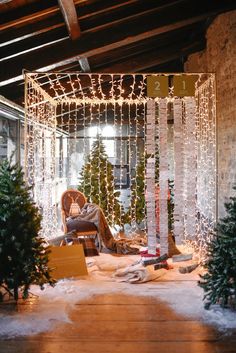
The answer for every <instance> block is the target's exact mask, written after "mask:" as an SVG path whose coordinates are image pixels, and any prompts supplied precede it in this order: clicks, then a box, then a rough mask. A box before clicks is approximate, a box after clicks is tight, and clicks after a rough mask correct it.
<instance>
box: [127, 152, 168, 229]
mask: <svg viewBox="0 0 236 353" xmlns="http://www.w3.org/2000/svg"><path fill="white" fill-rule="evenodd" d="M146 161H147V156H146V155H145V154H143V155H142V156H141V157H140V159H139V163H138V165H137V168H136V176H135V178H132V180H135V182H133V183H132V184H131V190H130V193H131V202H130V208H129V211H128V215H129V218H130V220H132V219H136V222H137V223H138V224H141V223H142V222H143V221H144V220H145V215H146V200H145V169H146ZM155 180H156V185H158V184H159V158H158V157H157V158H156V161H155ZM168 185H169V192H170V195H168V201H167V208H168V229H169V231H170V232H171V231H173V222H174V215H173V213H174V201H173V187H174V182H173V181H172V180H168Z"/></svg>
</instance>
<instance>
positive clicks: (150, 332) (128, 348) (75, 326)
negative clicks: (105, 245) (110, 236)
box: [0, 294, 236, 353]
mask: <svg viewBox="0 0 236 353" xmlns="http://www.w3.org/2000/svg"><path fill="white" fill-rule="evenodd" d="M35 305H37V304H35ZM20 310H22V311H24V310H27V306H25V309H24V306H23V305H22V307H21V308H20ZM31 310H32V308H31ZM70 319H71V323H61V324H58V326H57V327H54V329H53V331H50V332H47V333H44V334H39V335H34V336H30V337H23V338H22V337H21V338H15V339H1V340H0V352H2V353H3V352H4V353H13V352H14V353H60V352H61V353H71V352H78V353H157V352H158V353H235V352H236V333H235V332H231V334H230V335H227V336H226V335H223V334H222V333H220V332H218V331H217V330H216V329H214V328H212V327H209V326H206V325H204V324H202V323H201V322H198V321H194V320H191V319H188V318H185V317H182V316H181V315H179V314H176V313H175V312H173V311H172V310H171V308H169V307H168V306H167V305H166V304H163V302H158V301H157V300H155V299H154V298H147V297H133V296H127V295H123V294H105V295H100V296H97V297H93V298H90V299H89V300H87V301H83V302H80V303H78V304H76V305H75V306H74V307H73V310H72V311H71V312H70Z"/></svg>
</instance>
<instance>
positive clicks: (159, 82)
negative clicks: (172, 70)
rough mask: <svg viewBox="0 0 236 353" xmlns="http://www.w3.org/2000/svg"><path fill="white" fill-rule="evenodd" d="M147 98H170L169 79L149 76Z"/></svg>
mask: <svg viewBox="0 0 236 353" xmlns="http://www.w3.org/2000/svg"><path fill="white" fill-rule="evenodd" d="M147 96H148V97H151V98H154V97H167V96H168V77H167V76H154V75H153V76H148V77H147Z"/></svg>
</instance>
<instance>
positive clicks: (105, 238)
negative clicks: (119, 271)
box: [68, 203, 139, 254]
mask: <svg viewBox="0 0 236 353" xmlns="http://www.w3.org/2000/svg"><path fill="white" fill-rule="evenodd" d="M71 219H73V221H74V220H75V219H77V220H81V221H89V222H93V223H94V224H95V225H96V227H97V230H98V236H99V241H100V243H101V245H102V247H104V248H106V249H108V250H110V251H112V252H116V253H118V254H138V253H139V249H138V248H135V247H131V246H130V240H129V239H127V240H126V239H122V240H116V239H114V237H113V235H112V233H111V231H110V228H109V225H108V223H107V221H106V218H105V216H104V213H103V211H102V209H101V208H100V207H99V206H98V205H96V204H92V203H86V204H85V205H84V207H83V208H82V210H81V214H80V215H79V216H76V217H73V218H71ZM68 222H70V220H68Z"/></svg>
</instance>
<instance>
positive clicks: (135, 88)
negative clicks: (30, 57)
mask: <svg viewBox="0 0 236 353" xmlns="http://www.w3.org/2000/svg"><path fill="white" fill-rule="evenodd" d="M166 75H168V74H166ZM146 77H147V75H146V74H139V75H134V74H130V75H121V74H110V78H109V75H108V74H98V75H96V74H81V75H80V74H78V73H68V74H61V73H60V74H56V73H47V74H41V73H34V74H28V75H27V97H26V102H27V104H26V117H27V118H26V129H25V130H26V137H25V146H26V162H25V163H26V170H27V177H28V180H29V181H30V182H31V184H32V183H34V180H35V178H36V177H37V178H39V179H38V180H42V184H41V188H42V189H43V188H44V189H43V190H45V191H44V194H45V195H46V194H47V192H48V194H47V195H46V199H45V200H42V199H41V201H42V204H43V208H44V211H43V214H44V218H45V221H44V227H45V229H44V234H45V235H46V234H49V233H50V229H51V228H50V227H51V224H52V223H54V221H52V219H53V217H54V216H55V215H52V214H51V213H50V212H51V211H50V210H49V208H51V209H54V210H56V207H54V204H53V202H54V203H55V200H53V197H52V195H53V192H54V190H55V185H54V184H55V182H54V179H55V178H54V177H55V174H53V173H54V171H55V163H56V161H55V149H56V147H55V136H56V126H55V121H56V118H55V116H56V106H57V105H58V106H61V115H62V117H61V118H62V120H61V126H62V128H63V125H64V124H65V122H67V123H66V126H64V129H65V130H66V132H67V134H68V138H69V137H70V134H71V132H73V138H72V140H69V142H68V156H69V157H70V155H71V151H72V150H71V148H72V149H74V150H75V148H76V137H77V129H78V121H77V120H78V119H79V118H80V119H81V117H82V126H83V130H84V135H83V140H84V141H83V153H84V155H85V154H86V153H87V149H86V145H87V141H86V139H87V132H86V129H88V130H89V129H90V128H91V127H92V126H93V124H94V122H95V120H94V119H93V118H94V117H95V116H96V111H95V110H96V109H97V107H99V116H98V119H99V120H98V125H101V121H102V120H101V119H103V113H104V110H106V112H105V115H104V116H105V126H107V125H109V123H108V119H107V110H108V106H109V108H111V111H112V110H113V112H114V114H113V118H114V122H113V127H114V128H115V134H117V129H120V133H119V137H118V138H117V139H116V141H117V140H120V143H121V153H120V166H121V167H122V166H123V156H124V150H123V145H122V142H123V136H122V135H123V131H122V130H123V128H122V125H124V117H123V113H124V111H125V110H124V107H126V105H127V107H128V123H129V129H128V136H127V140H128V143H127V145H128V154H129V160H128V164H129V168H128V169H129V171H128V173H129V177H130V179H131V182H132V183H133V185H134V194H135V192H136V202H137V184H136V188H135V183H137V181H136V177H135V176H131V170H132V167H133V163H134V165H135V166H136V167H137V163H138V161H139V158H138V157H139V155H138V149H137V144H138V142H139V141H141V130H140V129H141V125H142V126H144V128H145V126H146V121H145V119H144V117H143V114H142V108H141V106H142V105H143V107H145V105H146V104H147V102H152V101H153V100H152V99H149V98H147V97H146ZM108 78H109V80H108ZM105 80H106V82H107V85H110V89H109V92H108V94H107V95H105V94H104V92H103V90H102V87H103V83H104V82H105ZM85 82H86V84H84V83H85ZM125 82H131V83H130V86H129V87H128V94H125V92H124V88H123V86H124V83H125ZM214 85H215V83H214V75H210V76H209V75H208V76H207V75H201V74H200V75H199V80H198V84H197V90H196V105H197V110H196V111H197V112H198V115H197V116H196V119H197V125H196V126H197V127H196V134H195V135H193V130H191V129H192V128H193V125H191V126H189V127H188V126H187V125H186V124H187V123H188V121H187V120H186V119H192V118H193V120H194V114H193V108H191V107H189V106H188V101H190V100H191V99H190V100H188V99H187V100H186V98H182V99H180V100H181V102H185V103H184V105H185V107H186V109H185V115H184V118H185V124H184V127H185V129H184V131H185V132H186V134H185V135H184V136H185V137H186V139H185V140H184V139H183V140H184V143H185V144H184V146H187V145H188V144H189V138H190V139H191V138H192V141H193V138H194V136H195V147H194V148H195V151H196V166H197V171H195V172H194V173H193V174H194V175H192V177H193V178H197V185H196V187H195V186H194V189H196V194H195V191H193V192H192V191H191V195H190V182H189V181H187V178H189V175H188V176H187V174H189V173H190V169H191V167H190V160H189V162H185V167H184V168H183V169H184V171H183V172H184V173H185V172H186V171H188V172H186V173H185V174H183V178H184V179H185V182H184V185H185V189H184V188H183V190H184V194H183V193H182V195H180V194H179V200H180V198H181V197H183V195H185V199H186V202H187V203H188V205H189V207H190V209H191V212H190V216H189V215H188V217H187V218H186V217H185V215H186V213H187V208H186V211H185V213H184V218H185V234H187V233H188V234H190V233H191V234H190V235H191V237H193V236H195V233H196V232H194V227H192V228H190V223H191V222H190V219H193V215H194V216H195V217H198V218H197V220H199V222H197V230H196V231H197V242H198V244H199V239H200V242H201V244H203V243H204V239H205V238H206V237H207V236H208V235H209V233H210V232H211V231H212V229H213V225H214V224H215V213H216V202H215V200H216V177H215V172H216V152H215V144H216V142H215V139H216V133H215V129H216V125H215V96H214V90H215V87H214ZM85 86H86V88H85ZM47 90H48V92H49V93H50V94H49V93H47V92H46V91H47ZM172 93H173V92H170V95H169V97H167V98H166V102H170V104H175V99H176V98H173V96H172ZM160 105H162V103H161V100H159V99H156V108H157V109H158V110H159V111H160V112H161V106H160ZM51 107H52V108H51ZM192 107H193V105H192ZM133 108H134V111H135V114H134V120H132V119H131V110H132V112H133ZM163 109H164V108H163ZM165 109H167V107H166V108H165ZM63 113H64V116H63ZM72 114H75V115H73V116H72ZM163 115H164V110H163ZM188 117H189V118H188ZM30 119H31V120H30ZM72 120H73V122H72ZM142 120H144V121H142ZM189 123H190V122H189ZM155 124H156V122H155ZM174 124H175V122H174ZM36 126H37V127H36ZM40 126H41V128H40ZM134 127H135V130H134ZM40 129H41V130H40ZM98 129H99V130H101V126H99V127H98ZM132 129H133V130H132ZM187 129H188V133H187ZM48 131H49V132H48ZM45 135H47V136H48V137H47V139H49V140H51V142H50V144H49V147H48V146H46V143H42V140H43V139H44V136H45ZM184 136H183V137H184ZM47 139H46V140H47ZM39 141H41V142H40V143H41V144H40V143H39ZM131 141H132V143H131ZM176 143H177V142H176ZM72 145H73V146H72ZM176 146H177V145H176ZM90 147H91V146H90ZM145 148H146V150H148V148H147V146H145ZM186 148H187V147H186ZM48 149H49V152H48ZM162 149H163V146H162ZM46 150H47V151H46ZM74 150H73V151H74ZM140 150H141V149H140ZM175 150H176V148H175ZM185 151H186V149H185ZM147 152H148V151H147ZM192 152H193V151H192ZM193 153H194V152H193ZM36 155H40V158H38V157H37V156H36ZM46 158H49V159H50V161H47V162H46V161H45V159H46ZM40 159H42V161H43V163H41V161H40ZM69 159H70V158H69ZM175 161H176V163H177V162H178V160H177V157H176V160H175ZM43 165H45V168H46V169H45V170H43V167H42V166H43ZM68 169H69V170H68V173H69V177H70V179H71V175H70V174H71V171H70V169H71V168H70V167H69V168H68ZM120 169H122V168H120ZM201 171H204V172H201ZM45 177H46V178H45ZM146 179H148V178H146ZM177 179H178V178H177ZM190 179H191V178H190ZM118 180H119V181H120V186H121V181H122V178H121V175H118ZM177 181H178V180H176V185H175V188H176V190H177V189H178V188H180V187H178V186H177V184H178V183H177ZM90 182H91V180H90ZM148 183H149V182H147V181H146V188H147V189H148V187H149V186H148V185H147V184H148ZM181 183H182V181H181V180H179V185H180V184H181ZM193 183H194V182H193ZM44 184H45V185H44ZM192 185H193V184H192ZM204 188H205V189H204ZM135 189H136V190H135ZM34 192H35V194H37V195H39V189H37V188H35V191H34ZM41 194H42V193H41ZM194 195H195V198H196V202H195V203H193V196H194ZM38 197H39V196H38ZM166 197H167V193H166ZM51 200H53V201H51ZM41 201H40V202H41ZM46 203H47V204H48V205H49V206H47V205H45V204H46ZM134 207H135V204H134ZM113 210H114V205H113ZM111 213H112V212H111ZM161 213H162V212H161ZM179 213H181V212H180V211H179ZM135 214H136V212H135V209H133V210H131V215H132V217H133V221H134V222H135V221H136V218H135V217H134V215H135ZM45 215H46V216H45ZM148 217H149V216H148V214H147V220H148V223H150V222H149V218H148ZM191 217H192V218H191ZM113 221H114V217H113ZM186 222H187V223H186ZM194 222H195V221H194ZM175 234H176V233H175ZM176 235H177V234H176ZM46 236H51V235H46ZM163 241H165V236H164V238H163ZM196 244H197V243H196ZM162 246H163V251H164V245H162ZM201 246H204V245H201Z"/></svg>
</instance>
